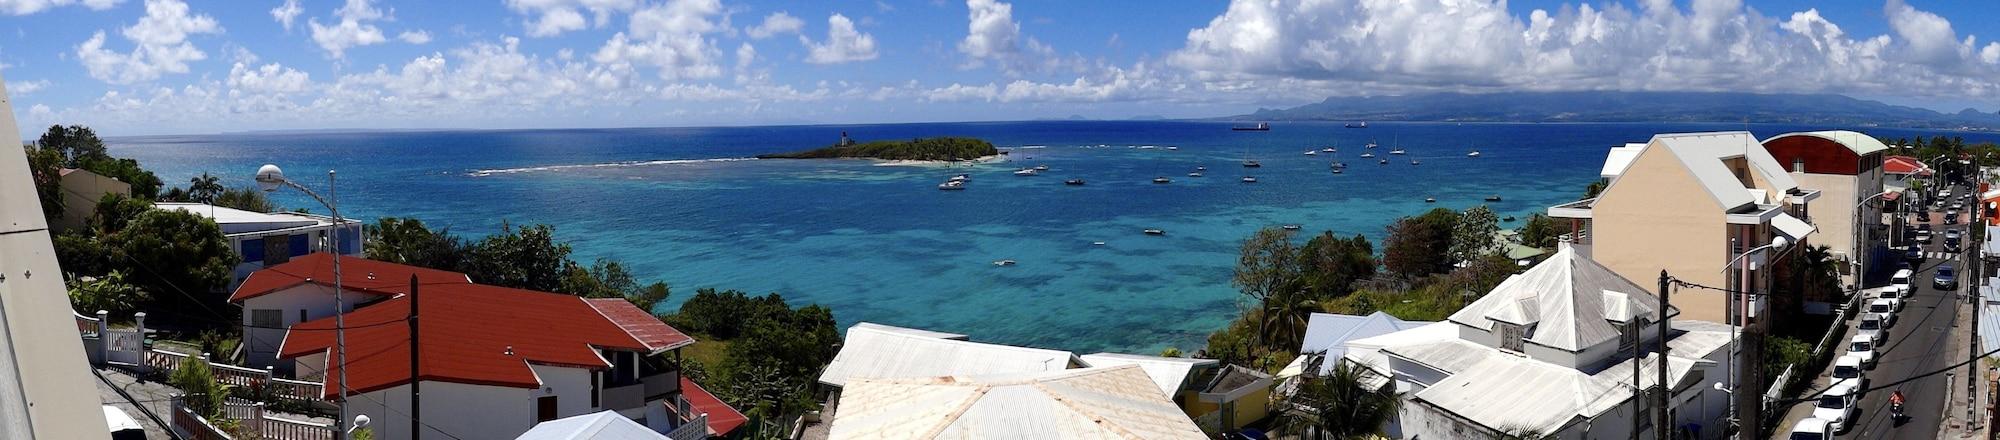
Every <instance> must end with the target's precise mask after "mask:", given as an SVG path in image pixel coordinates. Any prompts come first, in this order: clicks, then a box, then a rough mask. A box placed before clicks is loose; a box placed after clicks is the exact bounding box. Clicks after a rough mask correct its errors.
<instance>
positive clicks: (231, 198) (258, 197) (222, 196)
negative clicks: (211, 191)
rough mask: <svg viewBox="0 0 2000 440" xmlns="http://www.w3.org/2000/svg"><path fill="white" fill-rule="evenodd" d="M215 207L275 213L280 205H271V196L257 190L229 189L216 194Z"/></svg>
mask: <svg viewBox="0 0 2000 440" xmlns="http://www.w3.org/2000/svg"><path fill="white" fill-rule="evenodd" d="M214 203H215V206H221V207H224V208H234V209H241V210H244V211H250V212H274V211H277V210H278V205H276V204H273V203H271V198H270V196H267V195H265V193H264V192H263V191H258V190H257V189H256V188H228V189H224V190H222V191H221V192H218V193H216V194H215V201H214Z"/></svg>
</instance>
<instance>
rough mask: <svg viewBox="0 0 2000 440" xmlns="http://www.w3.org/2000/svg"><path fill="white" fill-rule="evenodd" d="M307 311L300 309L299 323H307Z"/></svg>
mask: <svg viewBox="0 0 2000 440" xmlns="http://www.w3.org/2000/svg"><path fill="white" fill-rule="evenodd" d="M306 321H307V319H306V309H299V322H306Z"/></svg>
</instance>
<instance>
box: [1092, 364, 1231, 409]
mask: <svg viewBox="0 0 2000 440" xmlns="http://www.w3.org/2000/svg"><path fill="white" fill-rule="evenodd" d="M1082 357H1083V362H1084V363H1087V364H1090V366H1092V367H1116V366H1122V365H1137V366H1139V369H1142V370H1146V376H1149V377H1152V378H1153V383H1154V384H1157V385H1159V386H1160V392H1161V393H1164V395H1166V396H1167V397H1168V398H1169V399H1171V398H1173V396H1174V395H1177V394H1180V391H1181V388H1182V386H1184V385H1186V384H1187V380H1188V377H1189V376H1191V375H1192V374H1190V373H1193V372H1194V370H1195V369H1196V368H1202V367H1209V366H1214V365H1217V364H1220V363H1221V361H1217V360H1214V359H1194V358H1170V357H1159V356H1145V355H1137V354H1120V353H1096V354H1086V355H1083V356H1082Z"/></svg>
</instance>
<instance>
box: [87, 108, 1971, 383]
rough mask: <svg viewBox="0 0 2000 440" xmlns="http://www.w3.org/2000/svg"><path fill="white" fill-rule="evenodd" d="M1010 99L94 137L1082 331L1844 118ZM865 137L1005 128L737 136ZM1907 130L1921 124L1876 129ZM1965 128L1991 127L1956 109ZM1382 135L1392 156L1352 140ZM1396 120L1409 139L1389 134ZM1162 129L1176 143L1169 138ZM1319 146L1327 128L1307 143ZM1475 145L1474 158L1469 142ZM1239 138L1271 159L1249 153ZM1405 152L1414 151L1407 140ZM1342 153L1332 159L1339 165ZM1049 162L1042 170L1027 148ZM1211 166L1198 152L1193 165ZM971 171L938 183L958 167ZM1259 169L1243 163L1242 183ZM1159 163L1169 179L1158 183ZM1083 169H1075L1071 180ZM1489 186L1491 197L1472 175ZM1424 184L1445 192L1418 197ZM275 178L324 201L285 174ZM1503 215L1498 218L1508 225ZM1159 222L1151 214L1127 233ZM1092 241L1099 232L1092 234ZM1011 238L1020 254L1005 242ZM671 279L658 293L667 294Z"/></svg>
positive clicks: (1128, 339)
mask: <svg viewBox="0 0 2000 440" xmlns="http://www.w3.org/2000/svg"><path fill="white" fill-rule="evenodd" d="M1229 127H1230V124H1227V123H1216V122H1152V121H1146V122H1140V121H1130V122H1103V121H1060V122H1053V121H1052V122H1004V123H928V124H894V125H845V126H783V127H728V128H632V129H578V130H477V131H417V132H311V133H242V134H221V135H199V136H154V137H134V138H114V139H110V140H109V141H110V143H111V144H112V147H111V150H112V153H113V154H115V155H119V156H122V157H132V158H136V159H138V160H140V161H141V163H142V164H143V165H144V166H146V167H147V168H150V169H152V170H154V171H155V172H156V173H159V174H160V176H161V178H162V179H164V180H166V181H167V182H168V183H169V184H170V185H185V184H186V182H187V180H188V178H189V177H191V176H194V175H198V174H201V173H203V172H207V173H212V174H215V175H219V176H222V177H223V178H224V179H225V183H226V184H228V185H232V186H239V185H250V184H251V180H250V177H251V175H252V174H253V173H254V172H255V171H256V169H257V167H258V165H261V164H264V163H276V164H278V165H280V166H283V167H284V168H285V170H286V171H287V174H289V175H290V176H292V177H293V178H294V179H297V180H301V181H304V182H307V183H309V184H311V185H312V186H314V187H316V188H319V189H324V188H326V182H325V179H324V177H325V175H324V174H323V173H324V172H325V171H326V170H329V169H333V170H337V171H338V174H339V180H338V187H337V188H336V190H337V195H338V200H339V202H340V204H341V207H342V210H343V213H344V214H346V215H347V216H350V217H357V218H363V219H367V220H370V221H372V220H373V219H374V218H377V217H381V216H402V217H415V218H418V219H422V220H423V221H424V222H425V223H427V224H430V225H432V226H433V227H449V228H450V229H451V230H452V231H453V232H456V233H459V234H462V235H468V236H478V235H484V234H487V233H490V232H493V231H496V230H498V229H499V228H500V227H501V225H502V224H506V223H513V224H526V223H549V224H552V225H555V226H556V227H557V233H558V235H559V236H560V238H562V239H564V240H568V241H570V242H571V243H573V244H574V245H575V247H576V255H575V256H576V257H577V258H578V259H579V260H580V261H589V260H591V259H594V258H597V257H609V258H615V259H618V260H621V261H624V262H626V263H627V264H628V265H629V266H630V267H631V268H632V269H634V271H635V273H637V274H638V275H640V276H641V277H643V278H651V279H658V280H662V281H666V282H667V283H669V284H671V285H672V286H673V287H674V292H675V297H674V298H673V300H679V299H681V298H685V297H686V296H687V295H690V294H692V293H693V292H694V290H695V289H696V288H700V287H715V288H723V289H741V290H745V291H749V292H752V293H764V292H779V293H782V294H784V296H785V297H786V298H787V299H788V300H791V301H793V302H795V303H799V302H816V303H820V304H825V305H828V306H830V307H832V308H833V310H834V313H835V316H836V317H838V318H839V319H840V321H841V322H842V324H843V325H846V324H852V323H854V322H859V321H871V322H878V323H884V324H892V325H900V326H912V327H922V328H927V329H933V330H939V331H948V332H954V333H965V334H970V335H972V337H973V338H974V339H975V340H982V341H994V342H1002V343H1011V344H1025V345H1033V346H1040V347H1050V348H1062V349H1069V350H1075V351H1078V352H1084V353H1088V352H1095V351H1103V350H1114V351H1134V352H1141V353H1145V352H1156V351H1157V350H1159V349H1161V348H1164V347H1168V346H1174V347H1181V348H1184V349H1193V348H1197V347H1199V346H1200V345H1201V344H1202V341H1203V340H1204V339H1205V338H1206V335H1207V334H1208V333H1209V332H1210V331H1213V330H1215V329H1217V328H1219V327H1221V326H1222V325H1223V324H1224V323H1226V322H1227V321H1228V320H1229V319H1230V318H1231V317H1232V316H1234V315H1235V310H1236V309H1237V307H1238V304H1237V298H1238V295H1237V294H1236V293H1235V292H1236V291H1235V289H1234V288H1233V287H1231V286H1230V285H1229V275H1230V269H1231V266H1232V265H1233V264H1234V261H1235V252H1236V249H1237V246H1238V244H1239V243H1240V241H1241V240H1242V239H1243V238H1244V237H1246V236H1248V235H1249V234H1250V233H1251V232H1252V231H1255V230H1256V229H1258V228H1261V227H1265V226H1271V225H1278V224H1300V225H1303V226H1304V229H1305V230H1304V231H1302V232H1305V233H1317V232H1318V231H1323V230H1331V231H1334V232H1335V233H1338V234H1343V235H1346V234H1362V235H1366V236H1368V237H1370V239H1371V240H1376V241H1377V243H1378V249H1379V240H1380V239H1381V236H1382V232H1383V228H1384V226H1386V225H1387V224H1388V223H1389V222H1390V221H1391V220H1393V219H1395V218H1397V217H1401V216H1406V215H1413V214H1418V213H1421V212H1423V211H1424V210H1427V209H1430V208H1432V207H1448V208H1454V209H1462V208H1467V207H1471V206H1474V205H1478V204H1481V203H1487V204H1489V205H1491V206H1492V208H1493V209H1494V210H1496V211H1498V212H1500V213H1501V215H1502V216H1515V217H1520V218H1525V217H1526V216H1527V215H1528V214H1530V213H1533V212H1539V211H1541V210H1543V209H1544V208H1545V207H1547V206H1549V205H1552V204H1556V203H1560V202H1565V201H1570V200H1573V199H1575V198H1576V197H1577V196H1578V195H1579V194H1580V193H1581V192H1582V189H1583V187H1584V185H1585V184H1587V183H1588V182H1590V181H1591V180H1592V179H1595V178H1596V176H1597V173H1598V167H1599V165H1600V163H1601V162H1602V160H1603V158H1604V152H1605V151H1606V149H1608V148H1609V147H1611V146H1614V145H1620V144H1623V143H1625V142H1643V141H1645V140H1646V139H1647V138H1649V137H1650V136H1651V135H1652V134H1654V133H1659V132H1682V131H1710V130H1742V129H1745V128H1747V129H1749V130H1751V131H1753V132H1755V133H1756V134H1757V135H1758V136H1759V137H1767V136H1770V135H1774V134H1778V133H1783V132H1790V131H1800V130H1818V129H1827V128H1835V127H1803V126H1777V125H1749V126H1747V127H1746V126H1744V125H1742V124H1453V123H1371V124H1370V128H1366V129H1350V128H1343V127H1342V125H1341V124H1340V123H1279V124H1274V126H1273V128H1272V129H1271V131H1268V132H1238V131H1231V130H1229ZM843 131H845V132H848V133H850V134H852V135H853V136H854V137H855V138H857V139H860V140H864V141H865V140H874V139H902V138H912V137H927V136H974V137H979V138H984V139H987V140H990V141H992V142H994V143H995V144H996V145H1000V146H1002V147H1003V148H1007V149H1009V150H1010V154H1009V155H1008V158H1009V159H1008V162H1003V163H992V164H985V165H978V166H971V167H958V168H938V167H912V166H878V164H876V163H874V162H871V161H864V160H746V159H745V158H748V157H750V156H752V155H755V154H759V153H769V152H782V151H791V150H800V149H807V148H812V147H817V146H822V145H826V144H830V143H832V142H834V141H835V140H837V139H839V137H840V134H841V132H843ZM1863 131H1867V132H1869V133H1872V134H1878V135H1885V136H1892V137H1899V136H1916V135H1920V134H1927V133H1923V132H1916V131H1908V130H1889V129H1866V130H1863ZM1954 134H1958V135H1963V136H1966V137H1967V138H1968V139H1975V140H1992V139H1994V138H2000V137H1996V136H1993V135H1989V134H1980V133H1954ZM1370 141H1374V142H1378V143H1380V144H1381V147H1380V148H1377V149H1374V150H1372V151H1374V153H1375V154H1376V155H1378V156H1381V157H1385V158H1389V159H1390V161H1391V162H1390V163H1389V164H1387V165H1381V164H1377V163H1376V162H1375V161H1374V160H1371V159H1361V158H1358V157H1357V156H1358V155H1360V154H1361V153H1363V152H1364V151H1370V150H1367V149H1365V148H1363V145H1364V144H1367V143H1369V142H1370ZM1397 145H1400V146H1401V147H1403V148H1405V149H1407V150H1408V151H1409V155H1407V156H1391V155H1389V154H1388V152H1389V150H1390V149H1391V148H1392V147H1394V146H1397ZM1169 146H1173V147H1176V148H1174V149H1168V148H1167V147H1169ZM1327 147H1333V148H1337V149H1338V150H1339V151H1338V152H1337V153H1318V154H1316V155H1312V156H1307V155H1304V154H1303V153H1304V152H1305V151H1307V150H1319V149H1322V148H1327ZM1473 149H1477V150H1479V151H1480V152H1481V153H1482V157H1479V158H1468V157H1466V153H1467V152H1468V151H1471V150H1473ZM1245 159H1250V160H1256V161H1259V162H1261V163H1262V164H1263V166H1262V167H1261V168H1255V169H1246V168H1243V167H1241V166H1240V165H1239V162H1240V161H1242V160H1245ZM1411 159H1416V160H1420V161H1421V162H1422V164H1421V165H1412V164H1410V163H1409V162H1410V160H1411ZM1334 161H1344V162H1346V163H1347V164H1348V165H1349V167H1348V169H1347V171H1346V172H1345V173H1342V174H1334V173H1332V172H1330V167H1329V164H1330V163H1331V162H1334ZM1035 165H1047V166H1048V167H1049V170H1048V171H1047V172H1044V173H1043V174H1042V175H1041V176H1035V177H1017V176H1014V175H1012V171H1014V170H1015V169H1017V168H1020V167H1026V166H1035ZM1200 166H1206V167H1207V169H1208V170H1207V172H1206V173H1205V177H1200V178H1193V177H1188V176H1187V173H1188V172H1190V171H1193V170H1195V168H1196V167H1200ZM960 173H966V174H970V175H971V177H972V179H971V182H970V183H969V185H968V189H967V190H964V191H939V190H937V189H936V185H937V184H938V183H939V182H941V181H943V180H944V179H945V178H947V177H948V176H951V175H954V174H960ZM1245 175H1254V176H1255V177H1257V178H1258V182H1257V183H1242V182H1240V179H1241V178H1242V177H1243V176H1245ZM1157 176H1167V177H1170V178H1172V179H1173V182H1172V183H1170V184H1154V183H1151V182H1150V180H1151V179H1152V178H1154V177H1157ZM1071 178H1080V179H1084V180H1086V182H1087V184H1086V185H1083V186H1067V185H1064V184H1063V180H1065V179H1071ZM1495 195H1497V196H1500V197H1501V198H1502V201H1500V202H1492V203H1488V202H1485V201H1483V199H1484V198H1486V197H1487V196H1495ZM1426 197H1430V198H1435V199H1436V202H1435V203H1426V202H1425V201H1424V199H1425V198H1426ZM276 199H277V201H278V202H279V203H280V204H282V205H284V206H288V207H301V206H307V207H310V208H311V209H312V210H313V211H315V212H323V210H322V209H320V208H319V207H318V206H311V205H309V204H311V203H313V202H311V201H310V200H308V199H305V198H304V197H303V196H300V195H297V194H296V193H290V192H283V193H278V194H277V195H276ZM1516 224H1518V223H1510V224H1505V225H1503V226H1508V227H1511V226H1513V225H1516ZM1145 228H1160V229H1164V230H1165V231H1166V234H1165V235H1164V236H1149V235H1144V234H1142V233H1141V230H1142V229H1145ZM1095 242H1103V245H1095V244H1093V243H1095ZM1002 259H1011V260H1014V261H1016V262H1017V264H1015V265H1012V266H1005V267H1002V266H996V265H994V264H993V262H994V261H996V260H1002ZM673 304H674V303H671V301H670V304H669V306H672V305H673Z"/></svg>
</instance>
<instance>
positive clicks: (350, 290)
mask: <svg viewBox="0 0 2000 440" xmlns="http://www.w3.org/2000/svg"><path fill="white" fill-rule="evenodd" d="M412 276H414V277H416V278H417V280H418V282H419V283H421V284H422V285H424V286H435V285H445V284H471V283H472V279H471V278H470V277H467V276H465V274H462V273H458V272H450V271H442V270H434V269H425V268H421V267H416V266H408V265H402V264H393V263H384V262H380V261H375V260H369V259H366V258H354V257H343V258H341V277H340V278H341V282H340V285H341V286H340V287H341V291H342V292H344V294H343V296H342V299H343V300H344V301H343V306H344V307H341V308H340V309H339V311H342V312H345V311H350V310H354V309H355V308H356V307H360V306H364V305H368V304H373V303H375V302H378V301H382V300H385V299H389V298H395V297H399V296H402V295H405V294H408V293H409V291H410V277H412ZM333 279H334V277H333V254H331V253H326V252H318V253H312V254H307V255H303V256H299V257H297V258H293V259H291V261H287V262H285V263H282V264H278V265H273V266H270V267H265V268H263V269H259V270H258V271H256V272H252V273H250V277H248V278H245V279H244V280H243V282H242V283H240V284H238V285H237V286H236V290H235V291H234V292H232V293H231V294H230V295H229V302H231V303H235V304H236V305H239V306H242V307H243V348H244V358H245V359H244V360H245V363H246V364H248V365H250V366H252V367H260V368H261V367H275V368H276V369H277V370H278V371H280V372H284V373H291V372H292V371H293V370H294V365H293V363H292V362H278V345H279V344H280V343H282V342H284V340H285V330H286V329H289V328H291V327H292V326H293V325H296V324H298V323H301V322H306V321H311V320H315V319H320V318H326V317H329V316H333V314H334V313H335V308H334V301H333V300H334V298H333V284H334V283H333Z"/></svg>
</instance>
